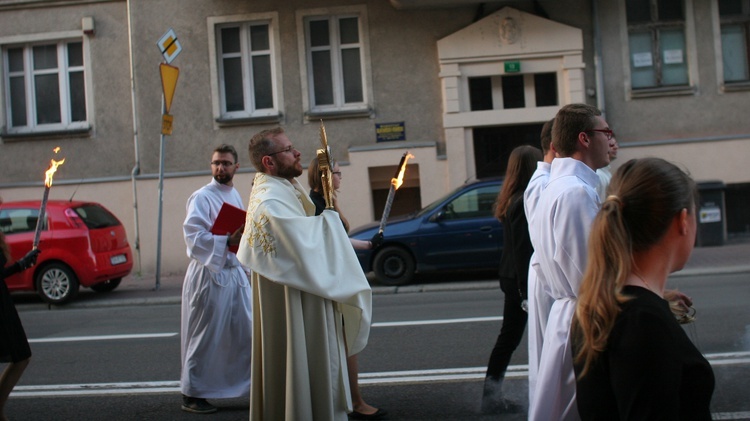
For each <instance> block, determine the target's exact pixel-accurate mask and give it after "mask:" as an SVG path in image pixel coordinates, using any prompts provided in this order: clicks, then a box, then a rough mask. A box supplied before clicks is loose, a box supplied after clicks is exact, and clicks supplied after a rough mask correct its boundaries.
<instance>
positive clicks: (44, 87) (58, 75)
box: [3, 40, 88, 133]
mask: <svg viewBox="0 0 750 421" xmlns="http://www.w3.org/2000/svg"><path fill="white" fill-rule="evenodd" d="M83 57H84V54H83V42H82V41H80V40H70V41H59V42H53V43H39V44H25V45H13V46H6V47H4V48H3V64H4V66H5V72H4V73H5V75H6V76H5V81H4V83H5V88H6V89H5V92H6V98H5V103H6V104H7V106H6V112H7V116H6V118H7V123H8V124H7V127H8V133H33V132H47V131H61V130H72V129H87V128H88V122H87V112H86V83H85V78H84V63H83Z"/></svg>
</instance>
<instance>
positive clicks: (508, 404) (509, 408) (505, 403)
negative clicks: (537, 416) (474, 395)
mask: <svg viewBox="0 0 750 421" xmlns="http://www.w3.org/2000/svg"><path fill="white" fill-rule="evenodd" d="M523 411H524V407H523V406H522V405H520V404H517V403H515V402H513V401H511V400H509V399H505V398H502V399H500V400H496V401H492V400H483V401H482V413H483V414H518V413H521V412H523Z"/></svg>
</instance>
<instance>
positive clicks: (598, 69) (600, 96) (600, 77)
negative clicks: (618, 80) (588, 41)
mask: <svg viewBox="0 0 750 421" xmlns="http://www.w3.org/2000/svg"><path fill="white" fill-rule="evenodd" d="M596 2H597V0H591V15H592V21H593V23H594V73H595V75H596V76H595V77H596V107H597V108H599V110H600V111H601V112H602V118H604V119H605V120H606V118H607V117H606V116H607V113H606V110H605V109H604V70H602V40H601V36H602V33H601V28H600V27H599V13H598V12H599V11H598V8H597V7H596Z"/></svg>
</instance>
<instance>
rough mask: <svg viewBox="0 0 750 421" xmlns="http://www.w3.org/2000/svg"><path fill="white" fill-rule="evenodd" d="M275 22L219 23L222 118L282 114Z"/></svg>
mask: <svg viewBox="0 0 750 421" xmlns="http://www.w3.org/2000/svg"><path fill="white" fill-rule="evenodd" d="M272 40H273V38H272V36H271V23H270V22H269V21H263V22H240V23H227V24H223V25H217V26H216V55H217V58H218V60H217V61H218V76H219V97H220V106H221V117H220V118H222V119H236V118H252V117H267V116H275V115H278V114H279V112H278V106H277V104H276V90H277V88H276V84H275V71H274V68H275V65H274V60H275V58H274V51H273V42H272Z"/></svg>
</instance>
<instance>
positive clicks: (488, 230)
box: [479, 226, 492, 232]
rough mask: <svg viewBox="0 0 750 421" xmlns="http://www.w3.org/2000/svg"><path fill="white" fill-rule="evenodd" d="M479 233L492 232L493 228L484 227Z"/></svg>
mask: <svg viewBox="0 0 750 421" xmlns="http://www.w3.org/2000/svg"><path fill="white" fill-rule="evenodd" d="M479 231H481V232H492V227H490V226H484V227H481V228H479Z"/></svg>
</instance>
